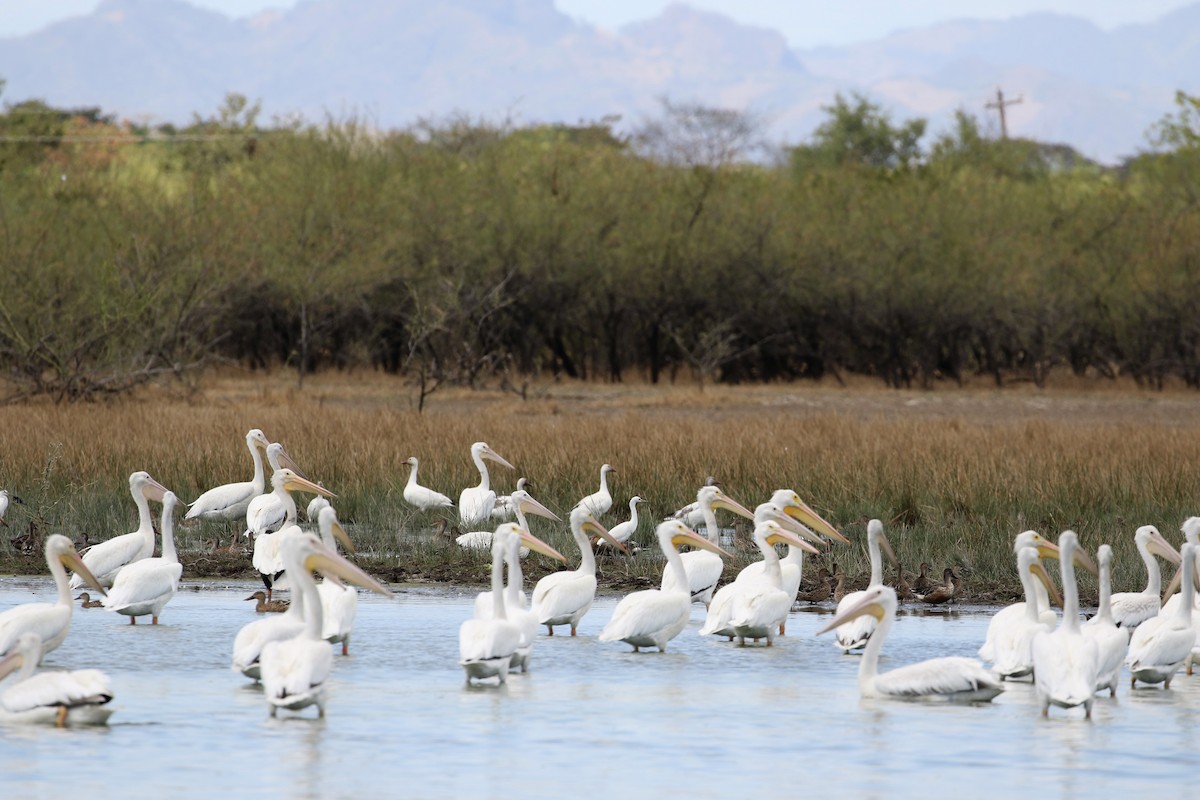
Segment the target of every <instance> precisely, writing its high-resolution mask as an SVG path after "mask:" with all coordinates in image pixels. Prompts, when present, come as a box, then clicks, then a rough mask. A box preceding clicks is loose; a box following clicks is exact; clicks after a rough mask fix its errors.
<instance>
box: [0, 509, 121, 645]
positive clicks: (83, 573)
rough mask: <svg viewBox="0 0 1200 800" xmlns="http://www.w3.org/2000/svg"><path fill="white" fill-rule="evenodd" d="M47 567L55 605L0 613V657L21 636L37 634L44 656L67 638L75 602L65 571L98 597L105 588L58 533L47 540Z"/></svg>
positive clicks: (27, 605)
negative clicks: (56, 593) (52, 583)
mask: <svg viewBox="0 0 1200 800" xmlns="http://www.w3.org/2000/svg"><path fill="white" fill-rule="evenodd" d="M45 552H46V566H47V567H49V568H50V575H51V576H53V578H54V586H55V588H56V589H57V590H58V601H57V602H55V603H24V604H22V605H19V606H16V607H14V608H10V609H8V610H7V611H5V612H4V613H2V614H0V656H4V655H8V653H10V652H12V650H13V648H15V647H16V646H17V640H18V639H19V638H20V637H21V634H23V633H36V634H37V636H38V639H40V640H41V651H42V652H41V655H42V656H45V655H46V653H49V652H50V651H51V650H54V649H55V648H56V647H58V646H59V645H60V644H62V643H63V640H64V639H66V638H67V632H68V631H70V630H71V613H72V611H73V610H74V601H73V600H72V599H71V589H70V587H69V586H68V585H67V568H68V567H70V568H71V569H73V570H75V574H76V575H79V576H80V577H81V578H82V579H83V580H84V582H86V583H87V585H89V586H91V587H92V588H93V589H95V590H96V591H98V592H100V594H104V587H103V586H101V585H100V581H99V580H97V578H96V576H95V575H93V574H92V572H91V570H89V569H88V567H87V565H86V564H84V563H83V559H82V558H80V557H79V554H78V553H76V552H75V545H73V544H71V540H70V539H68V538H67V537H65V536H63V535H62V534H61V533H54V534H51V535H50V536H48V537H46V547H45Z"/></svg>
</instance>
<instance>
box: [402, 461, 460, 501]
mask: <svg viewBox="0 0 1200 800" xmlns="http://www.w3.org/2000/svg"><path fill="white" fill-rule="evenodd" d="M404 463H405V464H408V465H409V466H410V467H412V471H411V472H409V473H408V483H406V484H404V501H405V502H406V503H408V504H409V505H410V506H412V507H413V508H416V509H419V510H421V511H432V510H433V509H435V508H453V507H454V501H453V500H451V499H450V498H449V497H447V496H446V495H444V494H442V493H441V492H435V491H434V490H433V489H429V488H427V487H425V486H422V485H421V484H419V483H417V467H418V465H419V462H418V461H417V457H416V456H409V457H408V458H406V459H405V460H404Z"/></svg>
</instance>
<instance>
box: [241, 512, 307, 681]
mask: <svg viewBox="0 0 1200 800" xmlns="http://www.w3.org/2000/svg"><path fill="white" fill-rule="evenodd" d="M277 535H278V536H279V537H280V538H281V541H286V540H287V538H288V537H290V536H303V535H304V532H303V531H301V530H300V528H299V527H298V526H296V525H289V526H288V527H286V528H284V529H283V530H282V531H280V532H279V533H278V534H277ZM304 602H305V600H304V594H303V593H302V592H297V593H296V595H295V596H294V597H293V598H292V602H291V605H289V606H288V608H287V611H285V612H283V613H282V614H280V615H278V616H268V617H266V618H264V619H258V620H255V621H254V622H251V623H249V624H247V625H243V626H242V628H241V630H239V631H238V632H237V636H235V637H234V640H233V661H232V664H231V668H232V669H233V671H234V672H240V673H242V674H243V675H245V676H246V677H247V678H252V679H254V680H256V681H257V680H260V679H261V677H262V673H261V670H260V667H261V665H260V658H261V657H262V650H263V647H265V646H266V644H267V643H268V642H272V641H278V640H282V639H292V638H295V637H296V636H299V635H300V632H301V631H303V630H304Z"/></svg>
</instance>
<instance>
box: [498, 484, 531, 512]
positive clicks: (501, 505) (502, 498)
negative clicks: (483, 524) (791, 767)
mask: <svg viewBox="0 0 1200 800" xmlns="http://www.w3.org/2000/svg"><path fill="white" fill-rule="evenodd" d="M532 485H533V481H531V480H529V478H517V489H516V490H517V491H518V492H520V491H527V490H528V488H529V487H530V486H532ZM514 516H515V515H514V514H513V504H512V495H511V494H501V495H496V505H495V506H494V507H493V508H492V519H498V520H500V521H501V522H504V521H506V520H510V519H512V518H513V517H514Z"/></svg>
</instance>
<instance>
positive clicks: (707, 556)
mask: <svg viewBox="0 0 1200 800" xmlns="http://www.w3.org/2000/svg"><path fill="white" fill-rule="evenodd" d="M696 502H698V503H699V504H700V510H701V512H702V513H703V514H704V525H705V533H706V534H707V538H708V541H709V542H710V543H712V544H715V545H720V544H721V529H720V528H718V527H717V514H716V511H715V509H718V508H724V509H726V510H727V511H732V512H733V513H735V514H740V515H741V516H743V517H745V518H746V519H754V515H753V514H752V513H750V511H749V510H748V509H747V508H746V507H745V506H743V505H742V504H741V503H739V502H738V501H736V500H734V499H733V498H732V497H730V496H729V495H727V494H725V492H724V491H723V490H722V489H721V487H720V486H705V487H703V488H701V489H700V491H699V492H697V493H696ZM679 557H680V559H681V560H682V561H683V567H684V568H683V570H673V569H668V570H664V571H663V577H662V583H661V584H660V587H661V588H663V589H670V588H672V587H671V586H670V585H669V584H670V582H671V581H673V580H677V579H678V578H679V576H681V575H686V576H687V579H688V593H689V594H690V595H691V598H692V602H693V603H696V602H699V603H703V604H704V607H705V608H706V609H707V608H708V606H709V605H710V604H711V603H712V596H713V592H714V591H715V590H716V588H717V581H719V580H721V573H722V572H723V571H724V570H725V562H724V561H722V560H721V557H720V556H718V555H716V554H715V553H713V552H711V551H709V552H705V551H703V550H692V551H690V552H687V553H683V554H681V555H680V556H679Z"/></svg>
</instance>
